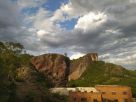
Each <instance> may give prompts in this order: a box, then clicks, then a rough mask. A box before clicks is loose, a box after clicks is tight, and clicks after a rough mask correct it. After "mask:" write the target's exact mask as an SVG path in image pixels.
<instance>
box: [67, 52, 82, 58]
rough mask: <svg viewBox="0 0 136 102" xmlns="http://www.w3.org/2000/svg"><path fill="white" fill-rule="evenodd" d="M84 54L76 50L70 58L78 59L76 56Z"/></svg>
mask: <svg viewBox="0 0 136 102" xmlns="http://www.w3.org/2000/svg"><path fill="white" fill-rule="evenodd" d="M84 55H85V54H83V53H80V52H77V53H75V54H73V55H72V56H71V57H70V59H71V60H72V59H78V58H80V57H83V56H84Z"/></svg>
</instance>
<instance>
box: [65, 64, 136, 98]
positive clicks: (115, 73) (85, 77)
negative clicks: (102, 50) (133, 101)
mask: <svg viewBox="0 0 136 102" xmlns="http://www.w3.org/2000/svg"><path fill="white" fill-rule="evenodd" d="M78 63H80V62H78ZM135 82H136V71H132V70H127V69H125V68H124V67H122V66H120V65H115V64H112V63H105V62H104V61H94V62H90V64H88V66H86V70H85V71H84V73H83V74H82V75H81V77H80V78H78V79H77V80H70V81H69V83H68V86H72V87H76V86H78V87H80V86H82V87H87V86H95V85H98V84H101V85H102V84H103V85H109V84H110V85H113V84H116V85H127V86H131V87H132V91H133V95H134V96H135V97H136V84H135Z"/></svg>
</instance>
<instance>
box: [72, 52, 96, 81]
mask: <svg viewBox="0 0 136 102" xmlns="http://www.w3.org/2000/svg"><path fill="white" fill-rule="evenodd" d="M94 61H98V54H97V53H88V54H87V55H85V56H83V57H81V58H79V59H76V60H72V61H71V65H70V75H69V80H76V79H78V78H79V77H80V76H81V75H82V74H83V72H84V71H85V70H86V68H87V66H88V65H89V64H90V63H91V62H94Z"/></svg>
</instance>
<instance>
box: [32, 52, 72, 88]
mask: <svg viewBox="0 0 136 102" xmlns="http://www.w3.org/2000/svg"><path fill="white" fill-rule="evenodd" d="M31 63H32V64H33V65H34V67H35V68H36V69H37V70H38V71H39V72H41V73H43V74H44V75H45V76H46V77H48V78H49V79H50V80H52V82H53V83H54V85H55V86H56V87H57V86H65V85H66V83H67V81H68V75H69V67H70V60H69V58H68V57H65V56H63V55H59V54H44V55H40V56H36V57H33V58H32V59H31Z"/></svg>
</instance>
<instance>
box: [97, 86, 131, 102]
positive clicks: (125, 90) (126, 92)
mask: <svg viewBox="0 0 136 102" xmlns="http://www.w3.org/2000/svg"><path fill="white" fill-rule="evenodd" d="M95 88H96V89H97V90H98V91H100V92H101V93H102V98H103V99H106V100H111V101H114V100H118V102H131V101H132V92H131V88H130V87H127V86H118V85H99V86H96V87H95ZM125 100H126V101H125Z"/></svg>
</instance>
